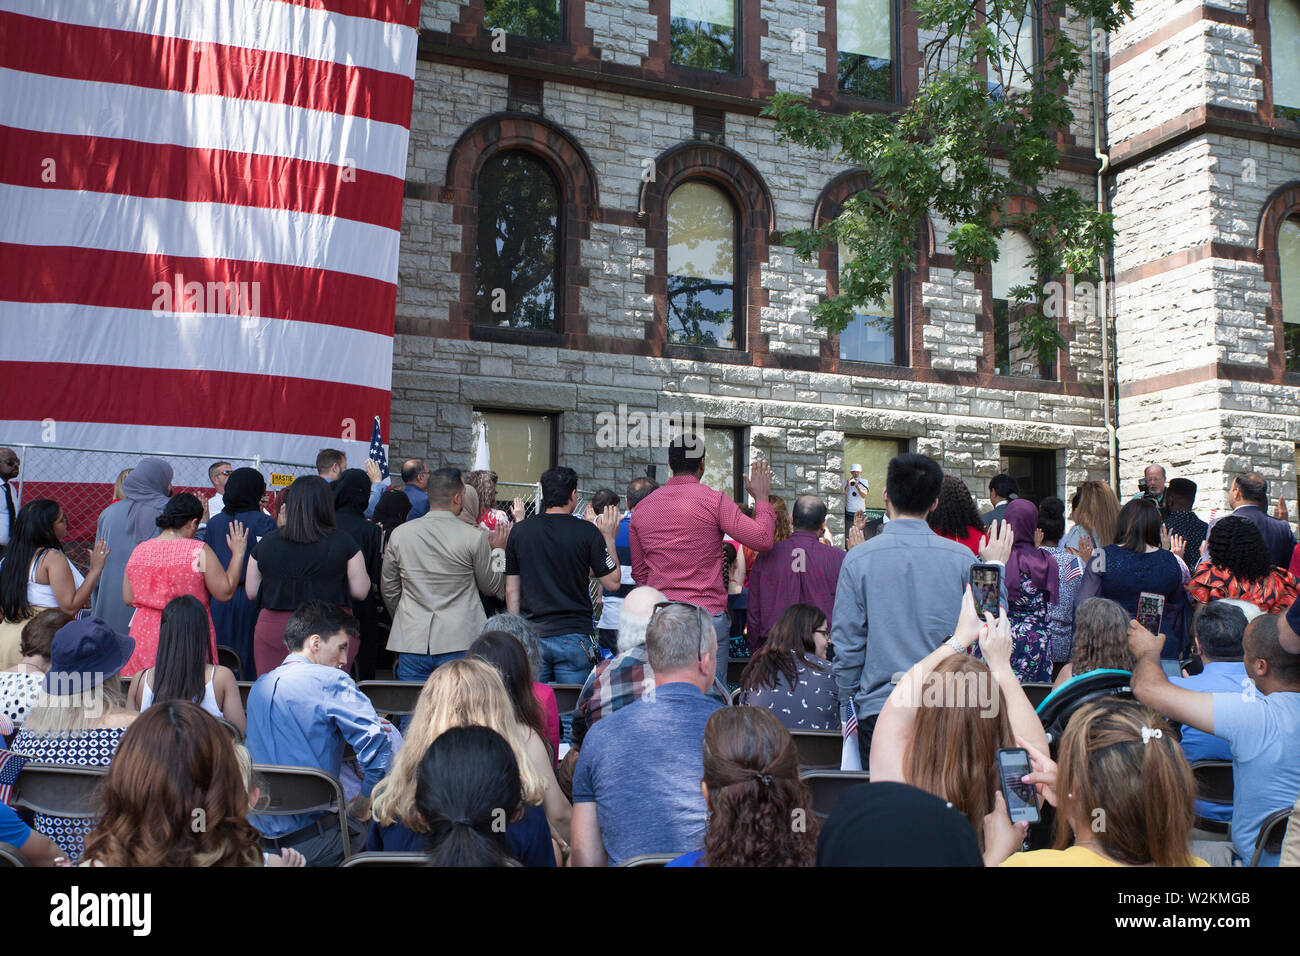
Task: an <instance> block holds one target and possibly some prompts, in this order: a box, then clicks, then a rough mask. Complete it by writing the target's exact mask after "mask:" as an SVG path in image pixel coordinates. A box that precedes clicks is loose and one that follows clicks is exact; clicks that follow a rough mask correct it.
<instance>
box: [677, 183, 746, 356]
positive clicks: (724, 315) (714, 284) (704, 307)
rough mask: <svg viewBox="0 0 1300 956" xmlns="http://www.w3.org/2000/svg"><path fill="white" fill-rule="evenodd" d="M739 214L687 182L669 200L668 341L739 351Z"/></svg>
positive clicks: (715, 194) (712, 190) (722, 198)
mask: <svg viewBox="0 0 1300 956" xmlns="http://www.w3.org/2000/svg"><path fill="white" fill-rule="evenodd" d="M738 272H739V270H738V269H737V262H736V209H735V207H734V206H733V205H732V203H731V200H730V199H729V198H728V197H727V195H726V193H724V192H723V191H722V190H721V189H719V188H717V187H716V186H711V185H709V184H708V183H704V182H698V181H692V182H685V183H682V184H681V185H680V186H678V187H677V188H676V189H674V190H673V191H672V195H670V196H669V197H668V301H667V311H668V341H670V342H677V343H680V344H682V345H707V346H712V347H714V348H736V347H737V342H736V276H737V275H738Z"/></svg>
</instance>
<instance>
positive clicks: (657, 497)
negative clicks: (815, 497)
mask: <svg viewBox="0 0 1300 956" xmlns="http://www.w3.org/2000/svg"><path fill="white" fill-rule="evenodd" d="M668 467H669V469H670V470H671V471H672V473H673V476H672V477H671V478H669V479H668V482H667V483H666V484H665V485H663V487H661V488H658V489H657V490H655V491H654V492H652V493H651V494H650V496H649V497H647V498H646V499H645V500H644V501H642V502H641V503H640V504H639V505H637V507H636V511H635V512H634V513H633V515H632V523H631V529H630V543H631V547H632V577H633V578H634V579H635V580H636V583H637V584H640V585H648V586H649V587H652V588H657V589H658V590H659V591H661V592H663V594H664V596H665V597H666V598H668V600H670V601H684V602H686V603H687V604H695V605H698V606H700V607H702V608H704V609H705V610H707V611H708V612H709V613H710V614H711V615H713V629H714V631H715V632H716V633H717V635H718V659H717V674H718V679H719V680H721V681H724V682H725V681H726V676H727V650H728V646H729V643H730V640H729V635H730V632H731V617H730V615H729V614H728V612H727V588H726V584H725V583H724V582H723V580H722V538H723V535H730V536H731V537H732V538H733V539H734V540H735V541H736V543H737V544H741V545H746V546H748V547H750V548H753V549H754V550H755V551H768V550H771V548H772V543H773V540H774V535H775V532H776V513H775V512H774V511H773V510H772V506H771V505H770V504H768V501H767V495H768V492H769V491H770V490H771V486H772V469H771V468H770V467H769V465H768V464H767V462H765V461H763V460H762V459H761V458H759V459H755V460H754V464H753V466H752V467H751V469H750V473H749V477H748V478H746V479H745V490H746V491H747V492H749V494H750V496H751V497H752V498H753V499H754V509H755V511H754V517H753V518H750V517H748V516H747V515H746V514H745V513H744V512H743V511H741V510H740V505H738V504H736V502H735V501H733V500H732V499H730V498H728V497H727V496H726V495H725V494H723V493H722V492H720V491H714V490H713V489H712V488H710V487H708V486H707V485H705V484H703V483H701V481H700V479H701V478H702V477H703V475H704V437H703V436H702V435H701V436H697V435H694V434H690V433H687V434H684V435H682V436H680V437H678V438H676V439H674V440H673V442H672V444H671V445H669V446H668Z"/></svg>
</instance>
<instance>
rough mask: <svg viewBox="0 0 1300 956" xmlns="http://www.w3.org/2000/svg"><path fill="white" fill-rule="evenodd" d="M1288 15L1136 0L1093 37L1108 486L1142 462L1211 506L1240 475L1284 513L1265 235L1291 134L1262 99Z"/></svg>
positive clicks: (1292, 208) (1279, 381) (1276, 223)
mask: <svg viewBox="0 0 1300 956" xmlns="http://www.w3.org/2000/svg"><path fill="white" fill-rule="evenodd" d="M1270 7H1271V8H1272V9H1270ZM1294 11H1295V8H1294V6H1293V5H1290V4H1285V3H1283V2H1281V0H1274V2H1273V3H1271V4H1270V3H1266V2H1264V0H1211V2H1209V3H1206V4H1201V3H1199V2H1198V3H1191V2H1182V0H1176V2H1169V0H1148V2H1144V3H1141V4H1139V15H1138V16H1137V17H1136V18H1135V19H1134V20H1133V21H1132V22H1131V23H1130V24H1128V25H1126V26H1125V27H1124V28H1123V29H1122V30H1121V31H1119V32H1118V34H1117V35H1116V36H1113V37H1111V38H1110V57H1109V90H1108V103H1109V115H1108V122H1109V127H1110V156H1111V172H1112V174H1113V179H1112V180H1111V182H1112V183H1113V208H1114V212H1115V217H1116V219H1115V226H1116V231H1117V237H1116V242H1115V248H1114V271H1115V294H1116V298H1117V318H1118V322H1117V326H1116V333H1117V339H1118V344H1117V349H1116V356H1117V359H1118V376H1119V442H1120V448H1121V449H1122V456H1121V464H1122V478H1123V479H1124V480H1125V483H1126V484H1130V485H1131V484H1134V483H1135V482H1136V480H1137V478H1138V477H1139V475H1140V472H1141V468H1142V463H1143V462H1145V461H1147V460H1148V459H1154V458H1156V457H1159V458H1162V459H1163V460H1165V461H1167V462H1168V464H1169V466H1170V470H1171V473H1174V474H1181V475H1184V476H1186V477H1190V478H1192V479H1193V480H1194V481H1197V482H1198V483H1199V484H1200V485H1201V488H1202V489H1203V491H1202V497H1201V500H1199V501H1198V505H1200V506H1202V507H1223V506H1226V504H1227V489H1228V485H1229V484H1230V480H1231V479H1230V477H1225V476H1230V475H1231V474H1232V473H1234V472H1237V471H1240V470H1243V469H1246V468H1253V469H1255V470H1258V471H1259V472H1260V473H1262V474H1263V475H1264V476H1265V477H1266V478H1268V479H1269V482H1270V493H1272V494H1280V495H1282V497H1283V498H1284V499H1286V500H1287V501H1288V503H1289V504H1290V506H1291V508H1290V513H1291V515H1292V517H1293V518H1294V516H1295V513H1296V509H1295V503H1296V448H1297V443H1300V416H1298V414H1297V413H1298V412H1300V374H1298V373H1297V372H1295V371H1288V370H1287V354H1286V342H1285V337H1284V329H1283V322H1282V286H1283V281H1282V278H1283V277H1282V272H1281V268H1280V265H1281V263H1280V260H1279V250H1278V238H1279V230H1280V228H1281V227H1282V224H1283V223H1284V222H1285V221H1286V220H1287V219H1289V218H1291V217H1292V216H1293V215H1294V214H1295V213H1296V211H1297V209H1298V208H1300V133H1298V132H1297V127H1296V124H1295V122H1293V121H1292V120H1290V119H1287V118H1286V117H1285V116H1283V115H1282V114H1281V112H1280V111H1279V110H1277V109H1275V105H1279V106H1280V105H1286V104H1285V103H1281V104H1275V100H1274V95H1273V94H1274V87H1275V80H1276V81H1277V82H1276V85H1277V86H1278V88H1279V89H1280V90H1283V91H1284V92H1283V96H1284V97H1286V96H1287V94H1286V92H1285V90H1286V89H1287V87H1288V86H1290V85H1291V84H1290V77H1291V76H1292V75H1294V72H1295V69H1296V64H1295V54H1294V52H1293V51H1294V44H1295V43H1296V36H1295V30H1294V24H1295V22H1296V16H1295V12H1294ZM1271 24H1272V25H1273V27H1274V29H1270V25H1271ZM1274 50H1276V51H1277V52H1276V54H1274V52H1273V51H1274ZM1288 98H1292V99H1294V98H1296V97H1294V96H1291V97H1288ZM1297 308H1300V303H1295V302H1292V303H1290V311H1291V318H1292V321H1295V320H1296V318H1297V316H1295V314H1294V313H1295V311H1296V309H1297ZM1293 364H1294V362H1293Z"/></svg>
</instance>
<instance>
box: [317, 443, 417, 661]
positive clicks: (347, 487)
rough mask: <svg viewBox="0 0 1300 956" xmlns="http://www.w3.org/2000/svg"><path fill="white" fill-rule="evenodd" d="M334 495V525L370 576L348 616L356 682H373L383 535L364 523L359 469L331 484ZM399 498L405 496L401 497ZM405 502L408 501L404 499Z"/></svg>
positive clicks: (364, 488)
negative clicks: (355, 634) (357, 632)
mask: <svg viewBox="0 0 1300 956" xmlns="http://www.w3.org/2000/svg"><path fill="white" fill-rule="evenodd" d="M331 488H332V489H333V491H334V525H335V527H337V528H339V529H340V530H341V531H346V532H347V533H348V534H350V535H351V536H352V540H353V541H355V542H356V543H357V545H358V546H359V547H360V548H361V557H362V558H363V559H364V560H365V563H366V573H367V574H369V575H370V593H369V594H367V595H366V596H365V597H364V598H362V599H361V600H360V601H357V600H353V602H352V613H353V615H354V616H355V617H356V619H357V624H358V625H360V627H361V646H360V647H359V648H358V649H357V657H356V667H357V680H374V679H375V667H376V664H377V662H378V658H379V649H380V645H381V644H382V643H383V641H382V637H381V635H380V633H379V608H378V604H379V562H380V559H381V558H382V556H383V551H384V532H383V531H382V530H381V529H380V527H379V525H377V524H372V523H371V522H369V521H367V520H366V506H367V505H368V504H369V503H370V478H369V477H368V476H367V475H366V473H365V472H364V471H362V470H361V469H360V468H349V469H347V470H346V471H345V472H343V474H341V475H339V476H338V478H336V479H335V480H334V481H333V482H332V483H331ZM402 497H403V498H405V497H406V495H402ZM407 500H408V501H409V500H410V499H407Z"/></svg>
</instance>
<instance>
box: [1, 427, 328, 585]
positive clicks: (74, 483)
mask: <svg viewBox="0 0 1300 956" xmlns="http://www.w3.org/2000/svg"><path fill="white" fill-rule="evenodd" d="M0 447H5V448H12V449H13V450H14V451H15V452H17V453H18V458H19V463H18V477H17V479H16V480H15V482H14V483H13V484H14V486H15V487H14V506H15V507H19V508H20V507H22V505H23V503H24V502H28V501H35V500H37V499H39V498H51V499H53V500H54V501H57V502H58V503H59V504H60V505H61V506H62V507H63V513H64V516H65V517H66V518H67V521H68V534H67V537H66V538H65V539H64V550H65V551H67V553H68V556H69V557H70V558H71V559H72V561H73V563H74V564H76V565H77V566H78V567H79V568H81V569H82V570H83V571H84V570H85V569H86V567H87V555H88V552H89V550H90V548H91V547H93V546H94V543H95V525H96V523H97V522H98V520H99V514H100V512H101V511H103V510H104V509H105V508H107V507H108V506H109V505H110V504H112V503H113V501H115V500H116V499H117V498H119V497H121V494H120V488H119V487H118V485H117V483H118V481H119V480H121V479H123V478H125V476H126V474H127V473H129V472H130V470H131V469H132V468H134V467H135V466H136V465H137V464H139V462H140V459H141V458H162V459H163V460H164V461H166V462H167V463H168V464H170V465H171V466H172V487H173V488H174V489H175V490H176V491H188V492H191V493H192V494H195V495H197V496H198V497H199V498H200V499H207V498H210V497H212V495H213V494H214V493H215V491H216V489H215V488H214V487H213V486H212V482H211V480H210V479H209V478H208V469H209V468H210V467H211V466H212V465H214V464H216V463H218V462H223V461H224V462H229V463H230V464H231V465H232V466H233V467H235V468H243V467H248V468H256V469H257V470H258V471H260V472H262V474H263V475H265V476H266V478H267V484H268V487H269V488H270V490H272V491H280V490H282V489H283V487H284V486H286V485H288V484H289V483H291V482H292V481H293V479H294V478H297V477H298V476H300V475H314V474H316V468H315V466H314V465H304V464H297V463H287V462H272V461H266V460H263V459H261V458H256V457H255V458H240V457H229V456H227V457H222V456H219V455H178V454H174V453H170V452H165V451H120V450H112V449H106V448H75V447H72V446H68V445H49V444H43V443H42V444H24V443H21V442H5V441H2V440H0Z"/></svg>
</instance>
